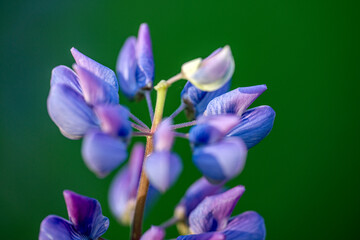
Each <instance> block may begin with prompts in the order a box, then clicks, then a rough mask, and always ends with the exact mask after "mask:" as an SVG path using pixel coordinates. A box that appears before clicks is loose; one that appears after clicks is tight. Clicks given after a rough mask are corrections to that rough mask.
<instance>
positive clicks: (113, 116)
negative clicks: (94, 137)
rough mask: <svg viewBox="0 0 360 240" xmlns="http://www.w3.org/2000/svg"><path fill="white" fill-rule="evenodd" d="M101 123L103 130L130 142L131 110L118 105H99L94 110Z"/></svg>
mask: <svg viewBox="0 0 360 240" xmlns="http://www.w3.org/2000/svg"><path fill="white" fill-rule="evenodd" d="M94 110H95V113H96V115H97V116H98V118H99V120H100V122H101V129H102V131H103V132H105V133H108V134H110V135H112V136H114V137H121V138H123V139H124V140H129V138H130V136H131V123H130V121H129V110H128V109H126V108H125V107H123V106H121V105H119V104H117V105H98V106H95V108H94Z"/></svg>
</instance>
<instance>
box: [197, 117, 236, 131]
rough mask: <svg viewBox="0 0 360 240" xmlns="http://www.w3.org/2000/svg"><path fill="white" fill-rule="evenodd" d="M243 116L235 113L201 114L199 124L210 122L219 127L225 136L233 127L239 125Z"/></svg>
mask: <svg viewBox="0 0 360 240" xmlns="http://www.w3.org/2000/svg"><path fill="white" fill-rule="evenodd" d="M240 121H241V118H240V117H238V116H236V115H234V114H222V115H214V116H201V117H199V119H197V121H196V122H197V124H208V125H210V126H213V127H215V128H216V129H218V130H219V131H220V132H221V133H222V134H223V136H225V135H226V134H227V133H228V132H229V131H230V130H231V129H232V128H233V127H235V126H236V125H238V124H239V123H240Z"/></svg>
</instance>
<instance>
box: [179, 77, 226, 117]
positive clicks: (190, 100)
mask: <svg viewBox="0 0 360 240" xmlns="http://www.w3.org/2000/svg"><path fill="white" fill-rule="evenodd" d="M230 85H231V80H230V81H229V82H227V83H226V84H225V85H224V86H222V87H221V88H219V89H218V90H215V91H212V92H205V91H201V90H200V89H198V88H196V87H195V86H194V85H192V84H191V83H190V82H187V83H186V84H185V86H184V89H183V90H182V91H181V100H182V102H183V103H184V104H185V106H186V107H185V113H186V116H187V118H188V119H190V120H193V119H195V118H196V117H197V116H199V115H201V114H203V113H204V111H205V109H206V107H207V105H208V104H209V102H210V101H211V100H212V99H213V98H215V97H218V96H220V95H222V94H224V93H226V92H227V91H229V89H230Z"/></svg>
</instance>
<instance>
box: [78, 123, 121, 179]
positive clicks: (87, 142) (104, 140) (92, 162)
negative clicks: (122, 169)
mask: <svg viewBox="0 0 360 240" xmlns="http://www.w3.org/2000/svg"><path fill="white" fill-rule="evenodd" d="M81 152H82V156H83V158H84V161H85V164H86V165H87V167H88V168H89V169H90V170H91V171H92V172H94V173H95V174H96V175H97V176H98V177H100V178H103V177H106V176H107V175H108V174H109V173H110V172H111V171H113V170H114V169H115V168H117V167H118V166H120V164H121V163H123V162H124V160H125V159H126V157H127V152H126V144H125V143H124V142H123V141H122V140H120V139H118V138H114V137H112V136H110V135H108V134H106V133H103V132H101V131H98V130H94V131H90V132H89V133H87V134H86V135H85V138H84V141H83V145H82V151H81Z"/></svg>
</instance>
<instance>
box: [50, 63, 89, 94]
mask: <svg viewBox="0 0 360 240" xmlns="http://www.w3.org/2000/svg"><path fill="white" fill-rule="evenodd" d="M55 84H65V85H67V86H69V87H71V88H72V89H73V90H75V91H76V92H78V93H80V94H81V95H82V91H81V87H80V84H79V79H78V76H77V75H76V73H75V72H74V71H73V70H72V69H70V68H68V67H66V66H62V65H60V66H57V67H55V68H54V69H53V70H52V72H51V80H50V86H54V85H55Z"/></svg>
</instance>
